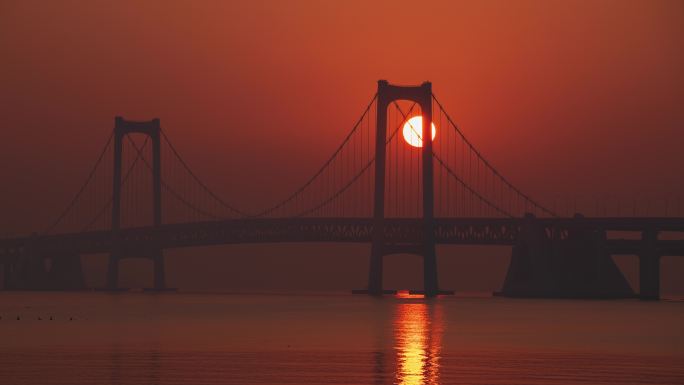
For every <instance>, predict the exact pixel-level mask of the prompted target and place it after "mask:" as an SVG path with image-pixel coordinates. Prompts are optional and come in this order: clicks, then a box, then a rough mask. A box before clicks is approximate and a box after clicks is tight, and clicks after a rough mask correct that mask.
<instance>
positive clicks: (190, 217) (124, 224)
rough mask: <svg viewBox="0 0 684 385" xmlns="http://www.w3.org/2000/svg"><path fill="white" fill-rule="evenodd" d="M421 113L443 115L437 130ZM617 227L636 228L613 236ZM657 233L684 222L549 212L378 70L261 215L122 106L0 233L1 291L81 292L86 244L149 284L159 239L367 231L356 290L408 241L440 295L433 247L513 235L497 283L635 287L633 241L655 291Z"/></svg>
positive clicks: (645, 291) (421, 100)
mask: <svg viewBox="0 0 684 385" xmlns="http://www.w3.org/2000/svg"><path fill="white" fill-rule="evenodd" d="M415 116H420V117H422V121H421V122H420V123H421V124H411V123H410V121H413V120H409V118H411V117H415ZM407 122H409V123H407ZM432 125H436V126H437V127H439V128H440V130H439V135H438V136H437V137H435V138H434V139H433V137H432V135H431V132H430V128H431V127H432ZM407 130H409V132H408V133H406V132H405V131H407ZM407 134H408V135H409V136H410V135H413V136H414V138H415V137H417V138H418V139H419V143H413V145H411V144H409V143H407V141H405V140H404V139H403V137H402V136H406V135H407ZM162 160H163V164H162ZM615 231H619V232H622V231H628V232H638V233H639V234H640V237H639V239H623V238H611V237H609V234H610V233H611V232H615ZM662 232H684V218H682V217H681V216H679V217H672V216H658V217H654V216H643V217H637V216H630V217H626V216H615V217H585V216H582V215H579V214H575V215H574V216H572V217H570V216H567V215H566V216H565V217H563V216H560V215H558V214H557V213H556V212H555V210H553V209H552V208H549V207H547V206H545V205H543V204H542V203H540V202H538V201H536V200H535V199H533V198H532V197H530V196H529V195H527V194H525V193H524V192H523V190H522V189H520V188H518V186H516V185H514V184H513V183H512V182H511V181H510V180H508V179H507V178H506V177H504V175H503V174H502V173H501V172H499V170H498V169H497V168H496V167H494V166H493V165H492V163H491V162H489V161H488V160H487V159H486V158H485V157H484V156H483V154H481V153H480V152H479V151H478V150H477V149H476V148H475V146H474V145H473V144H472V142H470V141H469V140H468V139H467V137H466V136H465V135H464V133H463V131H462V130H461V129H460V127H459V126H458V125H457V124H456V123H455V122H454V120H452V118H451V117H450V116H449V115H448V114H447V112H446V111H445V108H444V106H443V105H442V103H441V102H440V100H439V99H438V98H437V96H435V95H434V94H433V92H432V86H431V83H429V82H425V83H423V84H421V85H418V86H397V85H392V84H389V83H388V82H386V81H379V82H378V89H377V92H376V93H375V95H373V97H372V98H371V100H370V102H369V103H368V105H367V106H366V108H365V109H364V110H363V112H362V114H361V116H360V117H359V118H358V120H357V121H356V122H355V124H354V125H353V126H352V128H351V130H350V131H349V133H348V135H347V136H346V137H345V138H344V140H343V141H342V143H341V144H340V145H339V147H337V148H336V149H335V151H334V152H333V154H332V155H331V156H330V157H329V158H328V159H327V160H325V161H324V162H322V165H321V167H320V168H318V169H317V170H316V171H315V172H314V173H313V175H312V176H311V177H310V178H309V179H308V180H306V181H304V183H302V184H301V186H300V187H299V188H297V189H296V190H294V191H292V192H291V193H289V194H287V195H285V196H284V197H283V199H281V200H280V201H278V202H275V203H273V204H271V205H269V206H267V207H265V208H263V209H262V210H259V211H256V212H248V211H245V210H242V209H240V208H239V207H237V206H236V205H235V204H233V203H231V202H229V200H227V199H225V198H224V197H221V196H219V195H218V194H216V193H215V192H214V191H213V190H212V189H210V187H209V186H208V185H207V184H206V183H204V182H203V181H202V180H201V179H200V178H199V177H198V175H197V174H196V173H195V172H193V170H192V169H191V168H190V166H189V163H188V162H186V161H185V160H184V158H183V157H181V155H180V153H179V152H178V151H177V149H176V148H175V147H174V145H173V144H172V141H171V140H170V139H169V137H168V136H167V134H166V132H165V131H164V130H163V129H162V127H161V124H160V121H159V120H158V119H155V120H152V121H146V122H135V121H128V120H125V119H123V118H121V117H117V118H116V119H115V125H114V129H113V130H112V132H111V135H110V136H109V138H108V140H107V142H106V144H105V145H104V146H103V149H102V152H101V153H100V155H99V157H98V159H97V161H96V162H95V165H94V166H93V167H92V169H91V171H90V173H89V175H88V177H87V178H86V180H85V182H84V183H83V185H82V186H81V187H80V189H79V190H78V192H77V193H76V194H75V196H74V198H73V199H72V200H71V202H70V203H69V204H68V205H67V206H66V208H65V209H64V211H63V212H62V213H61V215H59V216H58V218H56V219H55V221H54V222H53V223H51V224H50V225H49V226H47V227H46V228H45V229H43V230H42V231H40V232H36V233H34V234H32V235H31V236H27V237H15V238H7V239H0V264H2V266H3V272H4V279H3V282H4V287H5V289H10V290H12V289H13V290H69V289H82V288H84V278H83V273H82V269H81V256H82V255H87V254H95V253H106V254H108V255H109V265H108V272H107V288H108V289H112V290H114V289H116V288H117V285H118V280H119V261H120V260H121V259H124V258H150V259H151V260H152V261H153V264H154V269H153V271H154V288H155V289H158V290H163V289H164V288H166V282H165V268H164V253H163V251H164V250H165V249H170V248H181V247H196V246H206V245H221V244H238V243H275V242H332V243H339V242H354V243H369V244H370V245H371V252H370V258H369V274H368V276H369V278H368V287H367V288H366V289H364V290H360V291H358V292H363V293H368V294H373V295H381V294H383V293H385V292H386V290H384V288H383V285H382V282H383V259H384V257H385V256H387V255H391V254H397V253H410V254H417V255H420V256H422V259H423V281H424V291H423V293H424V294H425V295H426V296H436V295H439V294H440V293H444V292H443V291H442V290H440V287H439V284H438V280H437V255H436V251H435V245H437V244H459V245H508V246H512V257H511V262H510V266H509V269H508V273H507V275H506V278H505V282H504V284H503V289H502V294H503V295H506V296H514V297H515V296H517V297H554V298H563V297H568V298H624V297H632V296H635V293H634V292H633V289H632V288H631V287H630V285H629V284H628V283H627V281H626V279H625V278H624V277H623V275H622V273H621V272H620V270H619V269H618V267H617V266H616V265H615V263H614V262H613V260H612V258H611V256H612V255H615V254H633V255H637V256H638V258H639V271H640V273H639V274H640V289H639V296H640V297H641V298H643V299H657V298H659V295H660V259H661V257H663V256H670V255H684V241H680V240H666V239H661V238H662V237H660V234H661V233H662ZM46 261H49V263H46Z"/></svg>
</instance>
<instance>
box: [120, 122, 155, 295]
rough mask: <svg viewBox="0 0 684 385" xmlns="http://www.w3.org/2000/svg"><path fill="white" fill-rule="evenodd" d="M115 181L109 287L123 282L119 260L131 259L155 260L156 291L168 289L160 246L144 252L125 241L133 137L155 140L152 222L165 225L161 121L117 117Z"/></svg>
mask: <svg viewBox="0 0 684 385" xmlns="http://www.w3.org/2000/svg"><path fill="white" fill-rule="evenodd" d="M114 122H115V124H114V174H113V175H114V180H113V185H112V186H113V190H114V191H113V194H112V197H113V201H112V253H111V255H110V257H109V268H108V271H107V288H108V289H116V287H117V284H118V281H119V261H120V260H121V259H123V258H128V257H138V258H140V257H145V258H151V259H152V261H153V263H154V288H155V289H164V288H165V287H166V282H165V276H164V254H163V252H162V249H161V247H159V246H154V245H153V246H151V247H150V246H146V247H145V248H144V249H130V248H125V247H123V246H122V242H121V170H122V151H123V140H124V139H125V138H126V135H129V134H134V133H138V134H143V135H147V136H149V138H150V140H151V141H152V204H153V212H152V216H153V218H152V221H153V222H152V223H153V226H154V227H158V226H160V225H161V223H162V206H161V126H160V124H159V119H153V120H150V121H146V122H136V121H130V120H124V119H123V118H122V117H120V116H117V117H116V118H115V120H114Z"/></svg>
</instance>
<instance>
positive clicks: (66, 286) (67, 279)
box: [47, 253, 85, 290]
mask: <svg viewBox="0 0 684 385" xmlns="http://www.w3.org/2000/svg"><path fill="white" fill-rule="evenodd" d="M47 281H48V287H49V289H51V290H83V289H85V279H84V278H83V269H82V267H81V256H80V255H79V254H76V253H68V254H63V255H59V256H55V257H53V258H52V268H51V269H50V271H49V272H48V277H47Z"/></svg>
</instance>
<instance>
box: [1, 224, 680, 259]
mask: <svg viewBox="0 0 684 385" xmlns="http://www.w3.org/2000/svg"><path fill="white" fill-rule="evenodd" d="M528 220H529V219H524V218H438V219H436V220H435V221H434V228H435V241H436V242H437V243H439V244H462V245H513V244H515V242H516V239H517V236H518V233H519V231H520V229H521V226H523V224H524V223H525V221H528ZM532 221H534V223H536V224H538V225H541V226H544V228H546V229H558V230H564V229H569V228H573V229H577V228H591V229H600V230H606V231H644V230H647V229H652V230H656V231H682V232H684V218H541V219H533V220H532ZM422 226H423V222H422V220H421V219H415V218H389V219H386V221H385V239H386V241H387V242H388V243H389V244H417V243H420V242H421V239H422V229H423V227H422ZM372 232H373V220H372V219H371V218H296V219H292V218H271V219H231V220H221V221H206V222H195V223H178V224H165V225H162V226H160V227H138V228H128V229H122V230H121V231H120V234H119V238H118V241H115V240H114V238H113V234H112V233H111V232H110V231H91V232H84V233H70V234H58V235H50V236H43V237H21V238H10V239H3V240H0V257H10V256H12V255H19V254H23V253H24V252H25V251H26V249H27V248H33V249H38V250H40V251H41V252H42V253H48V254H53V255H58V254H62V253H80V254H88V253H107V252H110V251H112V249H113V248H114V245H115V244H116V245H118V247H119V248H123V249H131V250H134V249H137V250H139V249H141V248H142V249H144V248H146V247H158V248H179V247H194V246H209V245H222V244H238V243H276V242H339V243H348V242H353V243H367V242H370V241H371V236H372ZM640 242H641V241H640V240H619V239H618V240H609V241H608V242H607V247H608V248H609V250H610V252H613V253H616V254H631V253H635V252H638V250H640V247H641V246H640ZM658 242H659V245H661V246H662V248H663V251H664V252H665V251H666V252H667V253H668V255H682V254H684V241H658Z"/></svg>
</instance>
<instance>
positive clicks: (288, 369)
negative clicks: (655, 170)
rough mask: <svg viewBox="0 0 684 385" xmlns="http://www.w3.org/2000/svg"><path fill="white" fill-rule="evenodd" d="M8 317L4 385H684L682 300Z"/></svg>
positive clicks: (52, 304) (30, 298)
mask: <svg viewBox="0 0 684 385" xmlns="http://www.w3.org/2000/svg"><path fill="white" fill-rule="evenodd" d="M0 316H1V317H2V319H0V384H32V385H33V384H36V385H37V384H76V385H78V384H125V385H128V384H191V383H198V384H200V383H202V384H214V383H217V384H393V383H396V384H675V385H676V384H684V333H683V332H684V326H683V325H684V302H679V301H661V302H640V301H638V300H625V301H554V300H515V299H503V298H477V297H473V298H464V297H444V298H437V299H435V300H425V299H422V298H406V297H403V298H398V297H387V298H383V299H377V298H369V297H365V296H352V295H347V294H326V295H322V294H301V293H300V294H284V293H281V294H226V293H217V294H208V293H167V294H148V293H123V294H107V293H54V294H52V293H48V294H46V293H9V292H4V293H0ZM17 318H19V319H17ZM51 318H52V319H51Z"/></svg>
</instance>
